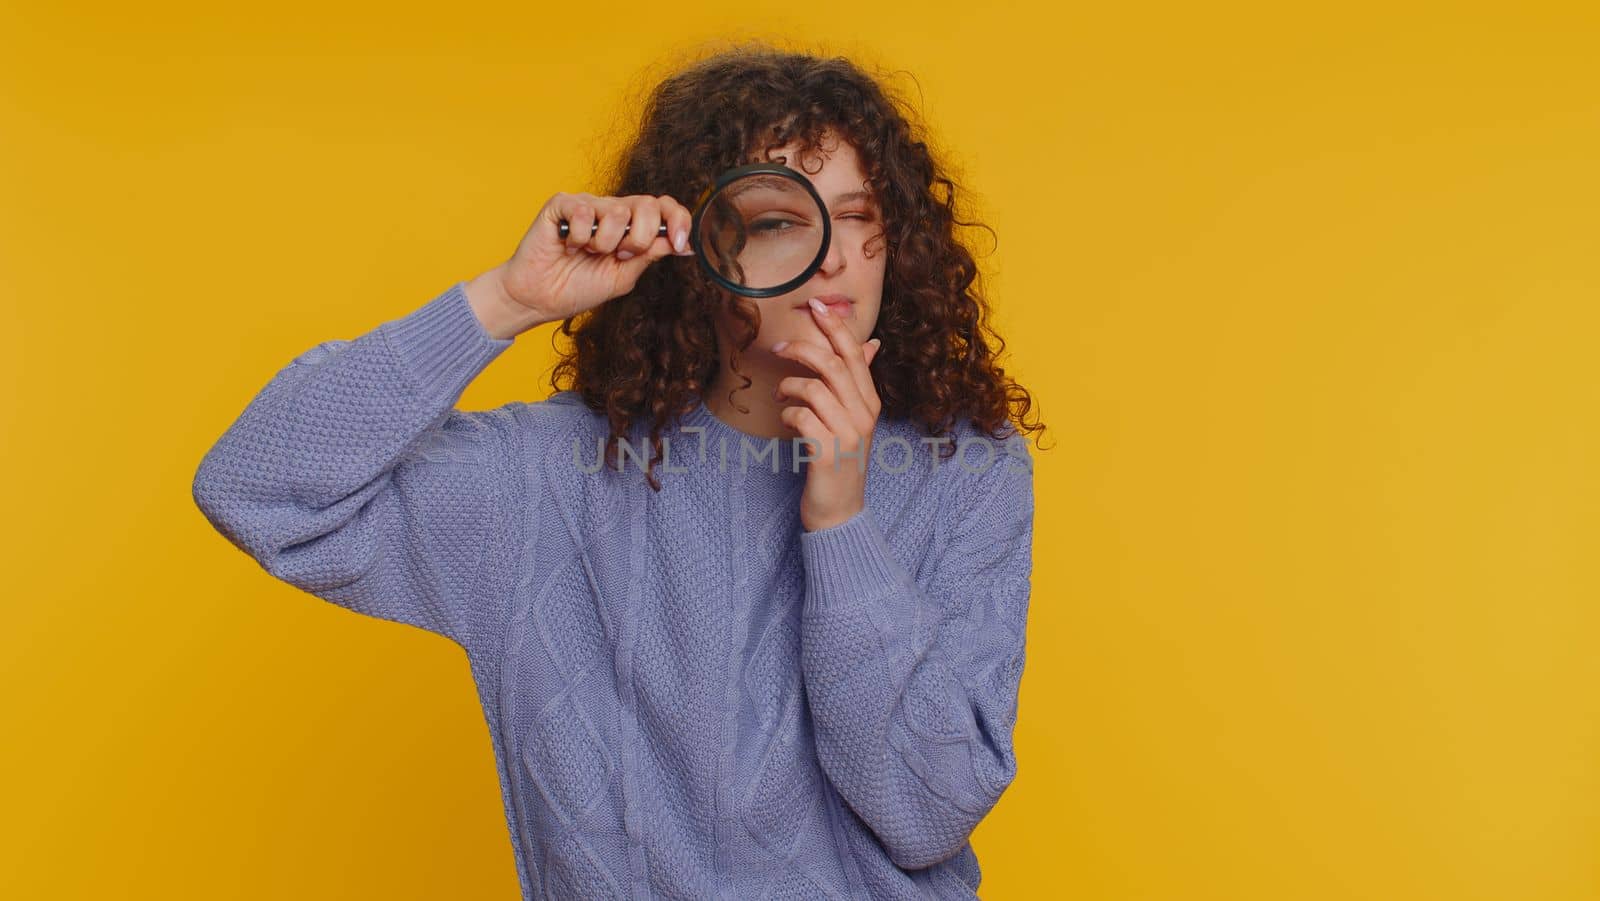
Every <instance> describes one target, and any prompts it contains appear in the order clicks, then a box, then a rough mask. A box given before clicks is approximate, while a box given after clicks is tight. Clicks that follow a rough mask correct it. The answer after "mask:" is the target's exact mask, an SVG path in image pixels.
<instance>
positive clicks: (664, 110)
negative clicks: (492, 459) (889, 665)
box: [550, 43, 1044, 490]
mask: <svg viewBox="0 0 1600 901" xmlns="http://www.w3.org/2000/svg"><path fill="white" fill-rule="evenodd" d="M633 121H636V122H638V123H639V125H638V130H637V132H635V133H633V134H632V136H631V139H630V140H629V141H628V142H627V144H626V147H625V149H624V150H623V152H622V153H621V154H620V156H619V157H617V158H616V159H615V161H614V162H613V163H611V164H610V167H609V168H608V169H606V170H605V171H604V172H603V173H602V180H603V181H604V182H605V183H606V187H605V190H604V193H605V194H607V195H611V196H619V197H620V196H627V195H632V194H650V195H657V196H659V195H663V194H665V195H670V196H672V197H673V198H675V199H678V200H679V201H680V202H686V201H685V198H689V199H692V198H695V197H697V196H699V195H700V194H701V192H702V191H703V190H704V189H705V188H706V187H707V186H709V185H710V184H711V183H712V182H713V180H714V179H715V178H716V177H717V175H719V174H720V173H721V172H723V171H725V170H727V169H729V168H732V167H734V166H737V165H741V164H744V163H750V162H765V161H767V159H768V156H769V154H770V151H771V150H772V149H774V148H781V147H784V146H786V145H788V144H790V143H791V142H793V143H796V146H797V147H799V148H800V152H801V155H802V156H807V155H810V154H811V152H812V151H813V150H814V149H815V148H817V147H818V146H819V143H820V141H821V140H822V139H823V137H824V136H825V135H836V136H839V137H842V138H843V139H844V140H846V141H848V142H849V143H850V144H851V145H852V146H853V147H854V148H855V150H856V153H857V156H858V158H859V159H860V162H861V165H862V168H863V170H864V171H865V172H866V173H867V181H868V184H869V185H870V186H871V187H872V189H873V191H874V192H875V193H876V194H877V196H878V199H879V203H880V205H881V210H882V214H883V222H884V228H885V237H886V244H887V248H888V253H889V256H888V259H887V261H886V271H885V275H884V286H883V299H882V304H881V307H880V311H879V315H878V320H877V323H876V327H875V329H874V330H873V332H872V334H873V336H876V337H879V338H881V339H882V342H883V343H882V346H881V347H880V348H879V351H878V354H877V356H876V357H875V358H874V359H873V361H872V365H871V371H872V377H873V381H874V384H875V385H876V387H877V391H878V396H879V399H880V400H881V402H882V410H881V412H880V416H884V417H894V418H905V419H909V420H912V421H914V422H915V423H917V424H918V425H919V426H920V428H921V430H922V431H923V433H924V434H926V435H927V436H928V437H934V436H937V435H945V436H946V437H949V438H952V439H953V438H954V435H953V432H952V427H953V426H954V424H955V423H956V422H957V420H958V419H960V418H968V419H970V420H971V421H972V423H973V424H974V425H975V426H976V427H977V428H978V429H980V430H981V431H982V432H984V433H986V434H987V435H988V436H989V437H990V438H992V439H994V440H996V441H999V440H1003V439H1004V438H1005V437H1006V436H1005V433H1004V429H1005V428H1006V427H1007V426H1011V425H1014V426H1015V430H1020V431H1022V432H1027V433H1031V432H1034V431H1038V430H1042V429H1043V428H1044V426H1043V425H1042V424H1039V423H1028V422H1026V421H1024V419H1025V417H1026V416H1027V414H1028V412H1029V410H1030V408H1031V406H1032V401H1031V398H1030V395H1029V394H1028V391H1027V390H1026V389H1024V388H1023V387H1022V386H1021V385H1018V384H1017V383H1016V382H1015V381H1014V380H1012V379H1011V378H1009V377H1008V376H1007V375H1006V373H1005V370H1004V369H1002V368H1001V367H1000V366H998V365H997V364H996V361H995V358H996V356H997V355H998V354H999V352H1000V351H1002V350H1003V349H1004V348H1005V341H1004V340H1003V339H1002V338H1001V337H1000V336H999V335H998V334H997V333H996V332H994V330H993V329H992V328H991V326H990V323H989V317H990V308H989V305H988V303H987V301H986V300H985V298H984V295H983V292H982V290H981V288H980V284H981V277H980V273H979V270H978V266H977V263H976V261H975V260H974V258H973V255H972V253H971V252H970V251H969V250H968V249H967V247H966V246H965V245H964V244H963V243H962V241H961V240H960V239H959V238H958V236H957V234H956V227H957V226H963V227H967V226H975V227H978V228H982V229H985V230H987V231H989V232H990V233H991V234H993V229H992V228H989V227H988V226H987V225H984V224H983V223H981V222H976V221H969V220H966V219H963V218H962V214H963V213H964V211H965V208H966V201H965V197H964V195H961V196H958V195H959V191H958V187H957V185H956V183H955V182H954V181H953V180H952V179H951V178H950V177H949V176H948V175H947V174H946V173H945V167H944V166H943V165H941V164H940V163H939V162H938V161H937V160H936V159H935V155H934V153H933V151H932V150H930V148H929V145H928V138H927V135H926V132H925V129H924V128H923V126H922V125H921V124H920V123H919V122H918V120H917V118H916V117H915V115H914V114H913V113H912V108H911V105H910V103H909V102H907V101H906V100H905V99H904V98H903V97H901V96H899V95H898V94H895V93H892V92H891V91H890V90H889V89H888V88H887V87H886V86H885V83H884V82H882V81H880V80H879V79H876V78H874V77H873V76H871V75H869V74H868V73H867V72H866V71H864V70H863V69H862V67H861V66H860V65H858V64H857V63H855V62H853V61H851V60H849V59H847V58H844V57H842V56H834V57H829V58H823V57H819V56H815V55H812V54H808V53H803V52H793V51H787V50H783V49H780V48H777V47H774V46H771V45H768V44H761V43H755V44H748V43H746V44H736V45H734V46H732V47H730V48H725V49H722V50H718V51H715V52H713V53H712V54H711V55H709V56H707V57H705V58H702V59H699V60H698V61H693V62H690V63H689V64H687V65H684V66H683V67H681V68H680V69H679V70H678V71H676V72H674V73H673V74H671V75H669V76H668V77H666V78H665V79H664V80H662V81H661V82H660V83H659V84H657V85H656V86H655V88H654V89H653V90H652V91H650V93H649V94H648V96H647V98H646V99H645V100H644V102H643V110H642V112H641V114H640V115H638V117H637V118H636V119H634V120H633ZM778 159H779V160H780V161H781V160H782V158H781V157H779V158H778ZM719 314H721V315H723V316H724V317H726V319H727V320H728V321H732V322H733V323H735V328H736V329H737V330H738V331H739V335H738V337H737V342H736V346H735V347H734V348H733V349H732V352H731V353H730V360H731V366H732V370H733V372H734V373H735V374H738V375H740V376H741V377H742V378H743V379H744V385H743V387H748V386H749V385H750V384H751V380H750V378H749V376H747V375H744V374H743V373H742V372H741V370H740V369H739V365H738V360H739V354H740V353H741V352H742V351H744V350H746V349H748V348H749V347H750V345H751V344H752V343H753V342H754V341H755V338H756V335H757V332H758V330H759V326H760V312H759V310H758V308H757V306H756V305H755V304H754V303H753V302H751V301H750V299H749V298H744V297H741V296H738V295H735V294H733V293H732V292H729V291H726V290H724V289H722V288H720V287H719V286H717V285H715V284H714V283H712V282H711V281H710V280H709V279H707V278H706V277H705V275H704V273H703V272H701V270H700V268H699V265H698V261H697V260H696V259H695V258H694V257H675V256H667V257H664V258H662V259H660V260H658V261H657V262H656V263H654V264H652V265H651V266H650V267H649V268H648V269H646V270H645V271H644V273H643V274H642V275H641V276H640V277H639V280H638V282H637V283H636V284H635V285H634V288H633V290H631V291H629V292H628V293H627V294H624V295H621V296H619V297H616V298H613V299H612V300H609V301H607V302H606V303H604V304H601V305H600V306H598V307H595V308H593V309H591V310H588V311H585V312H584V313H580V314H578V315H576V316H573V317H569V318H567V319H564V320H562V322H561V327H560V329H559V330H558V334H560V335H565V336H567V338H569V339H570V347H569V348H567V349H564V350H563V349H560V348H558V350H557V354H558V362H557V363H556V365H555V368H554V369H553V370H552V372H551V376H550V383H551V385H552V387H554V388H555V389H556V390H558V391H560V390H567V389H571V390H574V391H576V392H577V394H578V395H579V396H580V397H581V398H582V399H583V401H584V403H585V404H586V405H587V406H589V407H590V408H591V409H593V410H595V411H597V412H603V413H605V414H606V416H607V418H608V420H609V423H610V431H611V434H610V436H609V438H608V439H607V443H606V447H607V450H606V454H605V457H606V459H607V460H608V461H611V462H613V464H614V465H618V466H620V454H618V452H617V451H618V447H619V442H620V441H621V440H622V439H623V437H624V436H625V435H627V434H628V431H629V430H630V429H631V428H632V426H633V423H634V422H635V421H638V420H641V419H644V418H646V417H648V419H649V423H650V445H651V449H652V457H651V459H650V462H649V465H648V467H647V468H646V478H647V479H648V481H649V483H650V485H651V487H652V488H653V489H655V490H660V485H659V483H658V482H657V481H656V478H655V474H654V469H655V465H656V464H657V463H659V462H660V461H661V459H662V452H661V433H662V430H663V428H665V427H666V426H667V425H668V424H669V423H670V422H672V421H673V420H674V419H675V418H676V417H677V416H679V415H681V414H683V413H687V412H688V411H689V410H691V409H693V408H694V406H695V404H697V403H698V402H699V401H700V400H701V397H702V394H703V392H704V391H706V390H708V388H709V387H710V386H711V384H712V383H713V380H714V378H715V377H716V375H717V374H718V370H719V367H720V365H721V364H720V360H721V357H720V355H719V353H718V347H717V340H718V339H717V335H716V330H715V327H714V324H713V323H714V321H715V317H717V316H718V315H719ZM552 340H554V335H553V336H552ZM736 390H737V389H736ZM729 399H730V402H732V396H731V394H730V398H729ZM953 445H954V442H953V440H952V441H951V442H950V443H949V444H948V445H946V449H947V450H948V451H950V453H953V452H954V447H953ZM946 456H949V454H948V453H947V454H946Z"/></svg>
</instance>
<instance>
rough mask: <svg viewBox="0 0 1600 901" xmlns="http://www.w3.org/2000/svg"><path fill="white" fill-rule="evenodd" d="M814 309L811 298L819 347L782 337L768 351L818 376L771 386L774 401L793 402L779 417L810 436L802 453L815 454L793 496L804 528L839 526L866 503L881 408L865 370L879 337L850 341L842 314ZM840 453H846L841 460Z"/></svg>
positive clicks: (810, 529) (811, 529)
mask: <svg viewBox="0 0 1600 901" xmlns="http://www.w3.org/2000/svg"><path fill="white" fill-rule="evenodd" d="M817 307H818V304H816V303H815V302H813V303H812V305H811V317H812V318H813V319H815V320H816V321H817V325H818V326H819V327H820V328H821V329H822V334H823V335H825V336H826V337H827V339H828V345H827V346H823V345H821V344H818V343H817V342H815V341H790V342H788V343H787V344H784V345H780V346H778V347H775V348H774V349H773V353H775V354H777V355H778V356H780V357H783V358H785V359H788V360H794V361H795V362H797V363H801V364H803V365H805V366H807V367H809V368H810V369H811V370H812V371H814V372H816V373H818V374H819V375H820V376H821V378H805V377H801V376H789V377H787V378H784V379H781V380H780V381H779V382H778V387H777V389H776V390H775V391H774V392H773V394H774V396H775V397H776V398H777V399H778V400H793V401H795V403H794V404H792V405H790V406H786V407H784V409H783V410H782V412H780V413H779V414H778V419H779V421H781V422H782V423H783V424H784V425H787V426H788V427H790V428H792V429H794V430H795V431H796V432H799V433H800V434H801V435H802V436H804V437H806V438H812V439H815V445H813V446H812V447H810V448H809V452H811V453H815V454H817V459H815V460H812V461H809V462H808V463H807V464H806V487H805V490H804V492H803V493H802V494H801V496H800V524H801V525H802V526H803V527H804V528H805V530H806V531H807V532H815V531H817V530H818V529H826V528H829V527H830V526H836V525H839V524H840V523H842V522H844V521H846V520H848V519H849V518H850V517H852V516H855V515H856V514H857V513H860V512H861V510H862V509H863V508H864V507H865V506H866V492H867V464H868V462H870V461H871V459H872V435H873V431H874V429H875V428H876V427H877V423H878V411H879V410H880V409H882V404H881V403H880V402H879V400H878V389H877V387H876V386H874V385H873V383H872V373H871V372H870V371H869V370H868V369H867V366H868V364H870V363H871V362H872V358H873V357H874V356H876V355H877V353H878V347H879V345H880V343H881V342H880V341H879V340H878V339H877V338H873V339H871V340H869V341H867V342H866V343H864V344H857V343H856V339H855V336H854V335H852V334H850V329H849V327H848V326H846V325H845V323H844V320H842V319H840V318H839V317H837V316H834V315H833V314H831V313H829V312H828V311H827V308H826V307H823V308H822V309H820V310H819V309H818V308H817ZM818 446H820V449H819V448H818ZM857 450H859V451H860V454H859V455H856V454H855V451H857ZM841 454H843V455H846V456H844V458H843V459H842V460H841V459H840V455H841Z"/></svg>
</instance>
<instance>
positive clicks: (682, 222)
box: [657, 194, 694, 256]
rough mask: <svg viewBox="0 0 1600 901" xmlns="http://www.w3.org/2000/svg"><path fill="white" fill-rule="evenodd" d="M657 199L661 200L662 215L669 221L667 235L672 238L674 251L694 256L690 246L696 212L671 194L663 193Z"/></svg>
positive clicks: (682, 254)
mask: <svg viewBox="0 0 1600 901" xmlns="http://www.w3.org/2000/svg"><path fill="white" fill-rule="evenodd" d="M657 199H658V200H659V201H660V209H661V217H662V218H663V219H665V220H666V222H667V237H668V238H670V239H671V243H672V249H673V251H674V252H675V253H677V254H679V255H680V256H693V255H694V251H693V250H691V249H690V247H689V229H690V227H692V226H693V224H694V213H692V212H690V211H689V208H688V207H686V206H684V205H683V204H681V203H679V202H678V201H677V200H676V199H674V198H673V197H672V196H671V195H670V194H662V195H661V196H660V197H659V198H657Z"/></svg>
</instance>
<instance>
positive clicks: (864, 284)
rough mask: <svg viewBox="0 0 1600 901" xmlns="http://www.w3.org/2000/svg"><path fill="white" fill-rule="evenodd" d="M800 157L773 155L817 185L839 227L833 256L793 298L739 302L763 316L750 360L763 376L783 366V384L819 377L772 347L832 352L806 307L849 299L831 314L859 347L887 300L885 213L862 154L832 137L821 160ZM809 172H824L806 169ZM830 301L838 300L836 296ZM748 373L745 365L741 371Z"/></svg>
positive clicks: (794, 152) (791, 152) (724, 329)
mask: <svg viewBox="0 0 1600 901" xmlns="http://www.w3.org/2000/svg"><path fill="white" fill-rule="evenodd" d="M798 153H799V151H798V148H797V145H794V144H790V145H787V146H784V147H782V148H778V149H775V150H772V151H771V152H770V154H769V156H770V157H771V158H772V160H773V161H776V158H777V157H779V156H782V157H783V158H784V165H787V166H788V167H789V168H791V169H794V170H796V171H797V172H799V173H800V174H801V175H803V176H805V177H806V178H808V179H810V181H811V184H812V185H813V186H814V187H815V188H816V189H817V193H818V194H820V195H821V196H822V200H823V202H824V203H826V204H827V206H828V215H829V217H830V218H831V219H832V228H833V236H832V238H831V239H830V240H829V242H828V254H827V256H826V257H825V258H824V259H823V261H822V267H821V268H820V269H818V270H817V271H816V272H815V273H813V274H812V276H811V278H809V279H807V280H806V282H805V284H803V285H802V286H800V287H799V288H797V289H795V290H794V291H791V292H789V293H788V294H783V295H779V296H777V297H759V298H753V297H740V298H739V302H740V303H741V304H745V305H754V306H755V307H756V308H757V309H758V310H759V311H760V314H761V315H760V319H761V327H760V331H759V332H758V333H757V335H756V340H755V344H754V345H752V346H751V347H750V348H749V350H747V351H745V353H744V357H743V359H749V360H750V362H751V363H754V364H755V368H756V369H757V370H761V369H765V368H781V370H782V371H781V372H779V373H778V377H779V378H781V377H782V376H784V375H797V374H798V375H813V374H814V373H812V372H811V370H810V369H808V368H806V367H805V366H803V365H802V364H799V363H796V362H793V361H790V360H785V359H783V358H781V357H775V356H773V355H772V354H771V351H770V349H771V347H772V345H773V344H776V343H777V342H779V341H796V340H802V339H804V340H809V341H813V342H816V343H819V344H821V345H822V346H824V347H830V346H831V345H829V342H828V338H827V336H826V335H824V334H823V332H822V329H821V327H820V326H818V325H817V322H816V320H815V319H814V318H813V316H814V314H813V313H812V312H811V308H810V306H809V305H808V303H807V301H808V300H809V299H810V298H812V297H821V298H822V299H823V300H824V301H828V300H830V299H842V300H843V301H844V303H842V304H841V305H840V306H836V307H832V308H830V311H831V312H837V314H838V315H841V316H843V317H844V322H845V325H846V326H847V327H848V328H849V330H850V333H851V334H853V335H854V336H855V339H856V343H857V344H860V343H862V342H864V341H866V340H867V338H869V337H871V336H872V329H873V327H874V326H875V325H876V324H877V321H878V307H879V303H880V302H881V301H882V299H883V281H884V273H885V270H886V262H887V259H888V253H887V247H886V245H885V241H884V223H883V219H882V215H881V214H880V212H879V210H878V204H877V200H876V198H874V197H872V196H870V192H871V190H872V189H871V187H870V186H869V185H867V183H866V178H867V175H866V172H865V171H863V170H862V168H861V163H860V160H859V159H858V158H857V156H856V151H855V148H854V147H852V146H851V145H850V144H849V143H848V142H846V141H842V140H838V139H837V137H835V136H834V135H833V134H831V133H830V134H826V135H824V136H823V140H822V142H821V146H819V147H817V148H815V150H814V153H815V154H816V156H815V157H814V158H807V159H806V160H804V161H802V160H801V159H800V158H799V156H798ZM819 163H820V164H821V165H820V168H818V164H819ZM809 169H816V170H817V171H815V172H811V171H807V170H809ZM829 295H833V296H834V297H833V298H830V297H829ZM731 318H732V317H730V316H724V315H719V316H718V322H717V328H718V332H719V335H718V337H719V340H720V341H721V343H722V346H723V347H728V346H729V344H728V340H729V339H728V337H727V336H728V335H730V334H731V331H730V327H731ZM752 357H753V359H752ZM749 368H750V367H749V366H747V365H746V364H745V363H743V362H741V365H740V369H741V370H747V369H749ZM754 374H755V373H752V375H754Z"/></svg>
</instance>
